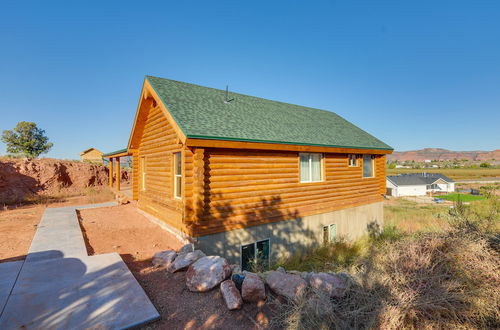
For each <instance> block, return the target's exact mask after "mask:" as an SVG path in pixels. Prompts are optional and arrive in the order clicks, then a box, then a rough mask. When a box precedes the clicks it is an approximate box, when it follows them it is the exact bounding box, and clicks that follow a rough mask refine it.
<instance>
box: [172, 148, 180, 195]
mask: <svg viewBox="0 0 500 330" xmlns="http://www.w3.org/2000/svg"><path fill="white" fill-rule="evenodd" d="M177 154H179V161H180V162H181V164H180V165H181V173H180V174H177V173H176V170H177V164H176V163H175V160H176V158H177V157H176V155H177ZM172 155H173V157H174V160H173V165H174V169H173V178H174V199H182V152H180V151H179V152H174V153H173V154H172ZM177 178H181V189H180V192H179V193H180V196H177Z"/></svg>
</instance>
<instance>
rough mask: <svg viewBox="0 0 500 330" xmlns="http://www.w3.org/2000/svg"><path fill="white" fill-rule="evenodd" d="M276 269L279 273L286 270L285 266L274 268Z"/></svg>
mask: <svg viewBox="0 0 500 330" xmlns="http://www.w3.org/2000/svg"><path fill="white" fill-rule="evenodd" d="M276 271H277V272H280V273H286V270H285V268H283V267H278V268H277V269H276Z"/></svg>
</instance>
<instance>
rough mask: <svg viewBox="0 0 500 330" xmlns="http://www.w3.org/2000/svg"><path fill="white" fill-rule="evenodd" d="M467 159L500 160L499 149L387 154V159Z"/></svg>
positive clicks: (437, 150) (417, 151) (441, 150)
mask: <svg viewBox="0 0 500 330" xmlns="http://www.w3.org/2000/svg"><path fill="white" fill-rule="evenodd" d="M455 159H467V160H471V161H487V160H500V149H496V150H492V151H484V150H473V151H453V150H448V149H443V148H424V149H420V150H409V151H394V152H393V153H392V154H391V155H387V160H388V161H396V160H398V161H407V160H408V161H412V160H414V161H416V162H423V161H425V160H455Z"/></svg>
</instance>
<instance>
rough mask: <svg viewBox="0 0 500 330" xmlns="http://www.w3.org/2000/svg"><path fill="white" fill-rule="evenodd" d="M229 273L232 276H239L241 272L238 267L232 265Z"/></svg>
mask: <svg viewBox="0 0 500 330" xmlns="http://www.w3.org/2000/svg"><path fill="white" fill-rule="evenodd" d="M231 272H232V274H241V273H242V271H241V267H240V265H236V264H232V265H231Z"/></svg>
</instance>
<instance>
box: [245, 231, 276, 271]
mask: <svg viewBox="0 0 500 330" xmlns="http://www.w3.org/2000/svg"><path fill="white" fill-rule="evenodd" d="M265 241H269V255H268V258H267V263H268V264H267V268H269V266H270V264H271V239H270V238H264V239H261V240H258V241H255V242H253V243H252V242H250V243H247V244H240V267H243V246H245V245H250V244H253V249H254V251H255V255H254V257H253V262H254V263H257V254H258V252H257V243H260V242H265Z"/></svg>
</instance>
